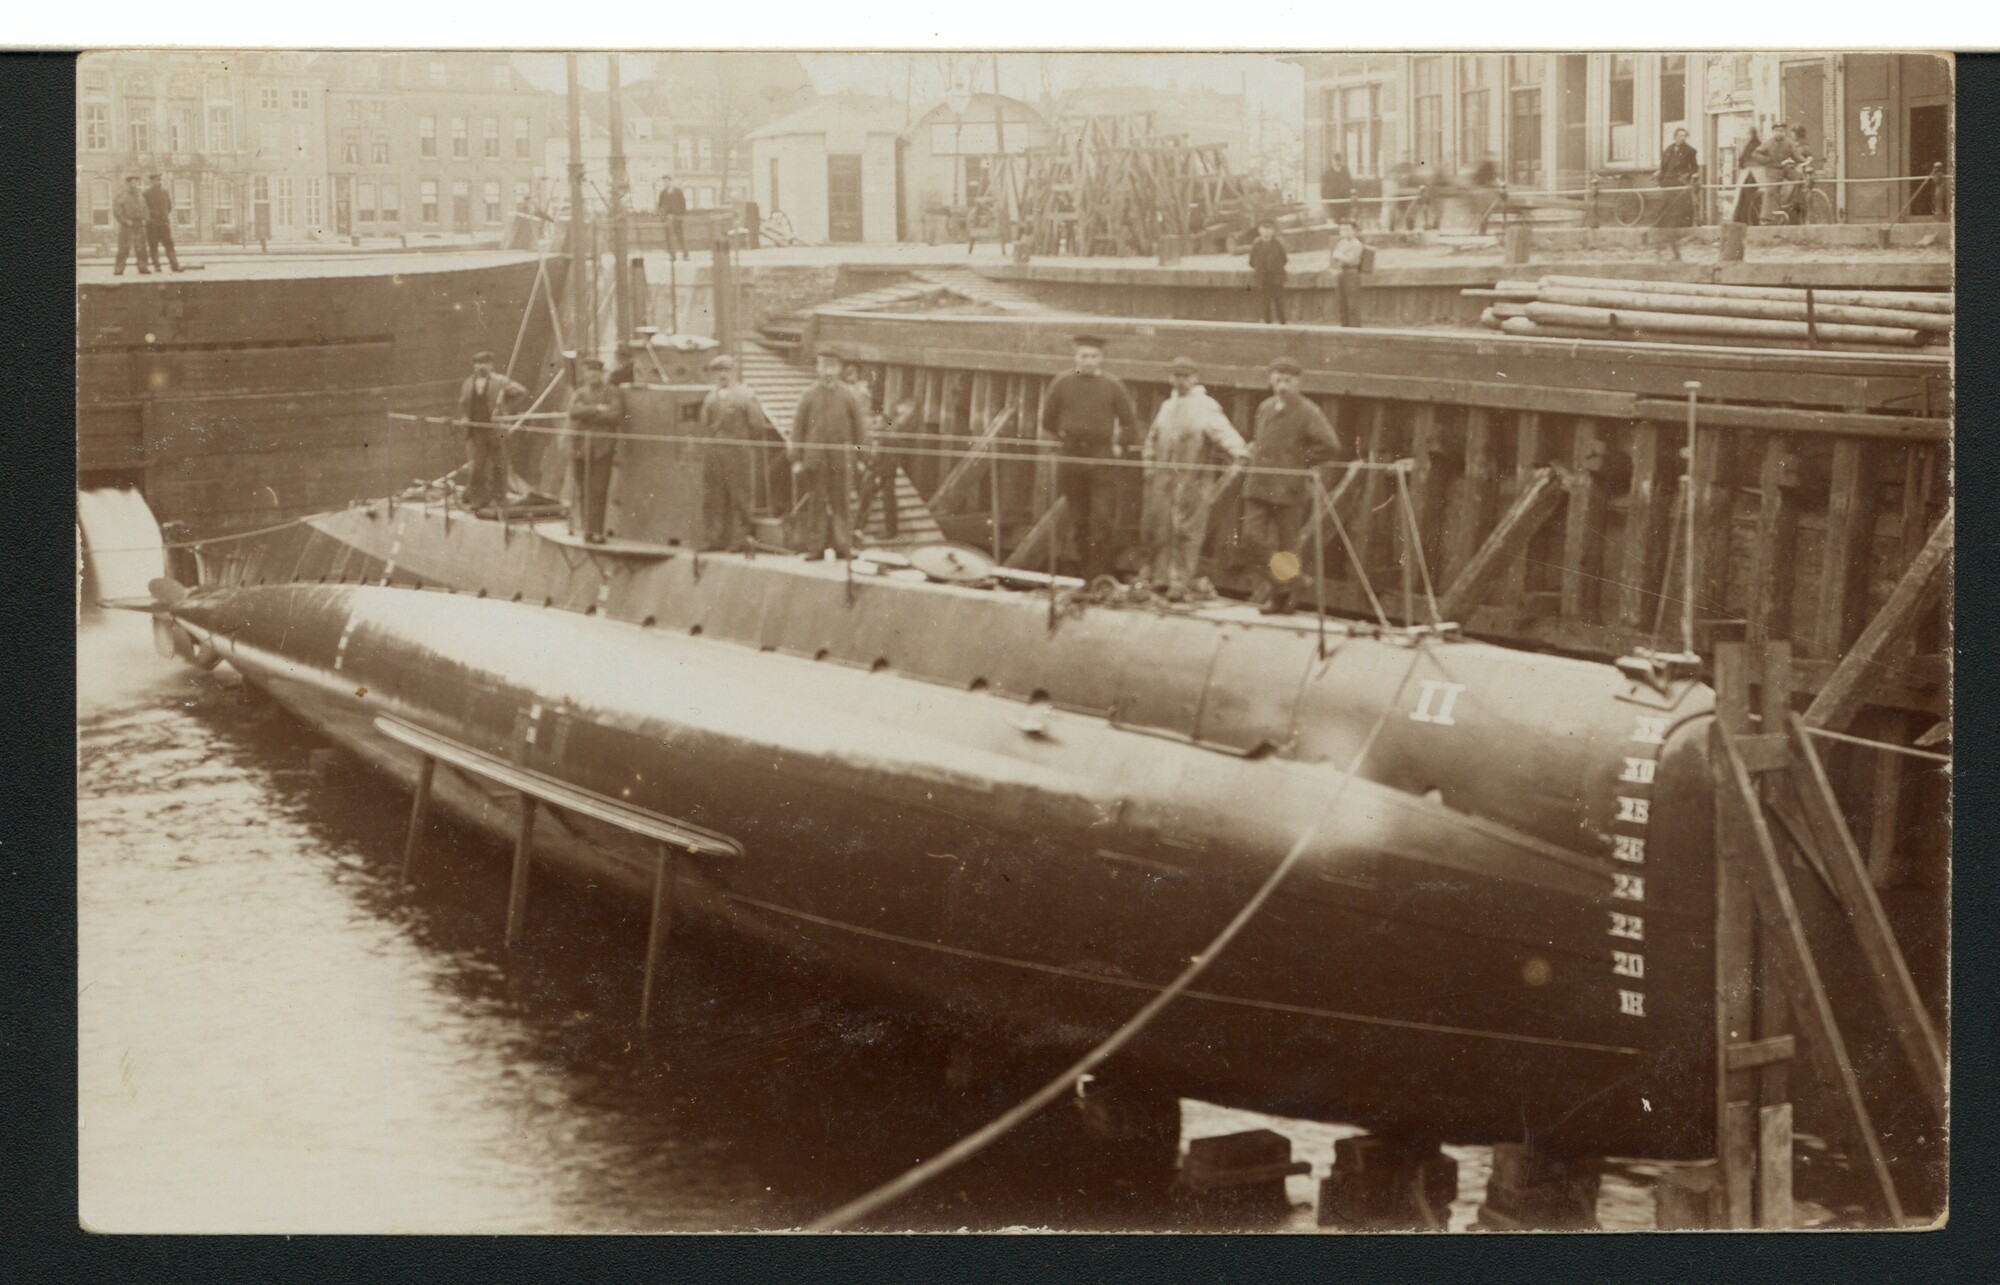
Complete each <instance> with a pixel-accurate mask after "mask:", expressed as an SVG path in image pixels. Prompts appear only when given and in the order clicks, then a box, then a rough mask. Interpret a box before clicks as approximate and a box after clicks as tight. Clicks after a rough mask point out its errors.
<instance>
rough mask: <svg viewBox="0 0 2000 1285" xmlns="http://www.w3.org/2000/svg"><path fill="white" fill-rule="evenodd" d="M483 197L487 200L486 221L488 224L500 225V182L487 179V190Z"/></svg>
mask: <svg viewBox="0 0 2000 1285" xmlns="http://www.w3.org/2000/svg"><path fill="white" fill-rule="evenodd" d="M481 195H482V196H484V197H485V198H486V221H487V222H488V223H498V222H499V221H500V180H499V179H487V180H486V187H485V190H484V191H483V192H482V193H481Z"/></svg>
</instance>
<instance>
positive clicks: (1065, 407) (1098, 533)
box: [1042, 335, 1139, 584]
mask: <svg viewBox="0 0 2000 1285" xmlns="http://www.w3.org/2000/svg"><path fill="white" fill-rule="evenodd" d="M1070 345H1071V347H1072V348H1073V349H1074V350H1075V352H1076V369H1075V370H1073V371H1071V372H1069V373H1068V374H1066V375H1059V376H1057V377H1056V379H1055V382H1053V383H1051V384H1050V385H1049V391H1048V395H1047V396H1046V397H1045V398H1044V399H1043V401H1042V431H1043V432H1045V433H1047V434H1049V435H1050V436H1052V437H1054V438H1055V439H1056V440H1057V441H1058V442H1060V443H1061V444H1062V453H1063V455H1064V456H1066V457H1068V458H1066V459H1064V460H1062V461H1061V462H1059V463H1058V464H1057V465H1056V494H1057V495H1058V496H1059V497H1061V499H1062V501H1063V504H1064V507H1065V508H1066V509H1067V510H1068V513H1067V515H1066V522H1065V525H1066V526H1067V527H1068V529H1069V531H1070V533H1071V535H1072V537H1073V538H1074V539H1075V541H1076V544H1077V556H1078V557H1079V559H1081V561H1082V564H1083V567H1082V570H1083V579H1084V583H1086V584H1088V583H1089V582H1090V581H1092V580H1095V579H1096V578H1097V577H1098V576H1101V575H1107V574H1110V573H1111V571H1112V566H1113V553H1114V550H1113V548H1112V542H1113V540H1114V539H1115V538H1116V524H1117V520H1118V492H1119V480H1120V476H1121V473H1120V466H1119V465H1117V464H1100V463H1095V462H1093V461H1097V460H1121V459H1123V458H1124V457H1125V454H1126V451H1127V450H1128V449H1132V450H1136V449H1137V446H1138V438H1139V412H1138V411H1137V410H1136V409H1135V408H1134V407H1133V405H1132V394H1131V393H1130V392H1128V391H1127V390H1126V388H1125V385H1124V384H1123V383H1121V382H1120V381H1119V380H1117V379H1116V378H1114V377H1112V376H1110V375H1107V374H1105V373H1104V341H1103V340H1102V339H1100V338H1098V337H1097V336H1096V335H1078V336H1076V337H1075V338H1074V339H1072V340H1071V341H1070Z"/></svg>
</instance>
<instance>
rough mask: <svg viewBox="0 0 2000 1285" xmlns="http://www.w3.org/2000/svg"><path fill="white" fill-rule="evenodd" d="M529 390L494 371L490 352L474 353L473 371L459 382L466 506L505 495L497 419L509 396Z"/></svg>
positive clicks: (504, 467) (484, 503)
mask: <svg viewBox="0 0 2000 1285" xmlns="http://www.w3.org/2000/svg"><path fill="white" fill-rule="evenodd" d="M527 395H528V390H527V389H525V388H523V387H522V386H521V385H519V384H517V383H515V382H514V381H513V380H511V379H509V378H507V376H505V375H502V374H497V373H495V371H494V369H493V354H492V353H490V352H481V353H474V354H473V356H472V373H471V374H470V375H467V376H466V377H465V382H464V383H462V384H460V385H459V386H458V423H459V425H460V427H462V428H464V429H465V454H466V464H467V469H466V472H467V477H466V480H465V507H466V508H468V509H474V510H477V509H485V508H491V507H493V506H494V505H496V504H499V503H500V502H501V501H503V500H505V499H506V498H507V455H506V452H505V451H503V450H502V449H501V446H500V425H499V424H498V423H497V422H496V419H497V417H498V416H499V414H500V413H501V411H503V410H505V409H506V405H507V402H508V400H509V399H510V398H517V397H526V396H527Z"/></svg>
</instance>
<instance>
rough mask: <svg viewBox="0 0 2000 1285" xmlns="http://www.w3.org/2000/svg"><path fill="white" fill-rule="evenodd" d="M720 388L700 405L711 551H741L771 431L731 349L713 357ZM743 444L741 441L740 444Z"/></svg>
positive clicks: (711, 367)
mask: <svg viewBox="0 0 2000 1285" xmlns="http://www.w3.org/2000/svg"><path fill="white" fill-rule="evenodd" d="M708 369H709V371H710V373H712V374H713V375H714V377H715V388H714V390H713V391H712V392H710V393H709V395H708V396H707V397H705V398H703V399H702V403H701V433H702V436H703V437H706V438H709V439H710V441H709V442H708V444H707V445H706V446H705V447H703V448H702V461H703V463H702V468H703V472H704V474H705V476H706V478H707V485H706V487H705V488H704V489H705V491H706V493H707V496H708V515H707V516H708V521H707V522H706V523H705V525H706V527H707V543H708V547H709V548H711V549H728V550H732V551H741V550H743V549H745V548H747V547H748V546H749V543H750V533H751V531H752V530H754V527H753V526H752V524H751V507H752V505H753V504H754V503H755V502H756V499H755V492H756V478H757V456H756V452H757V444H758V443H760V442H762V441H764V440H766V439H765V435H766V434H767V433H770V432H771V431H772V429H771V419H770V417H769V416H768V415H766V414H765V413H764V404H763V403H762V402H760V401H758V400H757V394H756V393H755V392H753V391H751V389H750V388H749V386H748V385H746V384H744V383H743V382H742V380H740V379H739V378H738V377H737V374H736V359H735V358H734V357H731V356H730V355H729V354H727V353H721V354H718V355H717V356H715V357H713V358H710V359H709V363H708ZM737 443H741V445H737Z"/></svg>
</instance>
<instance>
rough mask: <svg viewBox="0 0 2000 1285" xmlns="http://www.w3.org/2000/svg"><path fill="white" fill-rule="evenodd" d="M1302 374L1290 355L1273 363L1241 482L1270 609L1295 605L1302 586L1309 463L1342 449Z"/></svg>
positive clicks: (1247, 535) (1263, 601)
mask: <svg viewBox="0 0 2000 1285" xmlns="http://www.w3.org/2000/svg"><path fill="white" fill-rule="evenodd" d="M1301 374H1302V372H1301V370H1300V368H1299V364H1298V363H1297V362H1295V361H1293V360H1292V359H1291V358H1289V357H1280V358H1279V359H1278V360H1276V361H1274V362H1272V363H1271V395H1270V396H1269V397H1267V398H1265V399H1264V403H1263V405H1261V406H1259V407H1258V408H1257V418H1256V423H1255V428H1254V429H1253V435H1252V437H1251V443H1250V480H1249V482H1248V483H1246V484H1245V485H1244V487H1243V543H1244V545H1245V546H1246V547H1247V548H1248V549H1249V550H1250V552H1251V555H1252V557H1253V558H1255V559H1256V563H1255V565H1256V566H1257V568H1258V569H1259V570H1260V571H1261V572H1262V573H1263V583H1262V584H1261V585H1259V586H1258V589H1257V601H1258V605H1259V607H1260V608H1261V609H1262V610H1263V611H1264V612H1265V613H1266V614H1281V613H1284V612H1288V611H1290V610H1291V609H1292V599H1293V597H1294V595H1295V594H1296V593H1297V592H1298V580H1299V572H1300V569H1301V567H1300V560H1299V542H1300V537H1301V536H1302V535H1304V533H1305V527H1306V524H1307V519H1308V518H1309V517H1310V516H1311V514H1312V505H1313V502H1314V486H1313V479H1312V478H1310V477H1308V476H1306V475H1305V474H1306V471H1307V470H1308V469H1312V468H1316V467H1317V466H1319V465H1321V464H1324V463H1326V462H1328V461H1330V460H1335V459H1338V458H1339V457H1340V454H1341V446H1340V435H1339V434H1338V433H1335V432H1334V431H1333V425H1332V424H1329V423H1328V422H1327V419H1326V414H1325V413H1324V412H1323V411H1321V410H1320V408H1319V407H1317V406H1315V405H1313V404H1312V402H1310V401H1308V400H1307V399H1306V396H1305V394H1304V393H1302V392H1300V391H1299V377H1300V375H1301Z"/></svg>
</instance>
